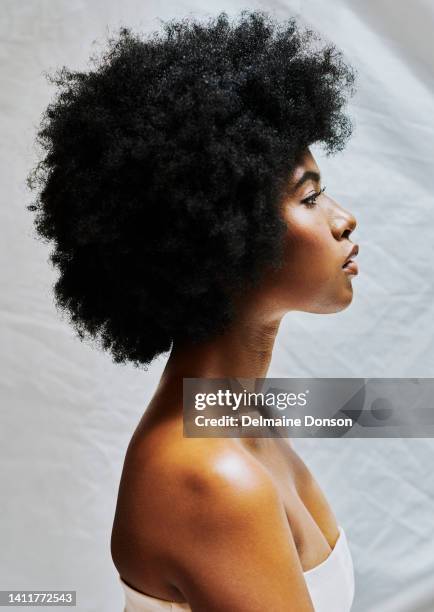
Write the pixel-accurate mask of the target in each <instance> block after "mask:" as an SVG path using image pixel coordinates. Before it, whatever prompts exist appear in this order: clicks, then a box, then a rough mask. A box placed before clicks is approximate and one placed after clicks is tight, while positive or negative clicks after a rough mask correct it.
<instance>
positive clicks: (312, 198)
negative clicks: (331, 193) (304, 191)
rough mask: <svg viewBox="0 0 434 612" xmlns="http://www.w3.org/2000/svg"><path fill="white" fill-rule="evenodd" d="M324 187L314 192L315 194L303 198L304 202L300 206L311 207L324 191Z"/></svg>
mask: <svg viewBox="0 0 434 612" xmlns="http://www.w3.org/2000/svg"><path fill="white" fill-rule="evenodd" d="M325 189H326V188H325V187H323V188H322V189H320V190H319V191H316V192H315V193H313V194H312V195H310V196H309V197H308V198H305V199H304V200H302V201H301V202H302V204H305V205H306V206H309V207H313V206H315V204H316V199H317V198H318V197H319V196H320V195H321V194H322V193H323V192H324V191H325Z"/></svg>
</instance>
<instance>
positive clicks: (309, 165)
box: [290, 149, 320, 185]
mask: <svg viewBox="0 0 434 612" xmlns="http://www.w3.org/2000/svg"><path fill="white" fill-rule="evenodd" d="M305 172H316V173H317V174H320V170H319V168H318V164H317V163H316V161H315V158H314V156H313V155H312V153H311V152H310V150H309V149H306V150H305V151H304V152H303V154H302V155H301V156H300V158H299V159H298V162H297V165H296V166H295V168H294V170H293V171H292V173H291V177H290V183H291V185H295V184H296V183H297V182H298V181H299V180H300V179H301V178H302V176H303V175H304V174H305Z"/></svg>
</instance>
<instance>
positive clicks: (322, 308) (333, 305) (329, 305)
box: [306, 289, 353, 314]
mask: <svg viewBox="0 0 434 612" xmlns="http://www.w3.org/2000/svg"><path fill="white" fill-rule="evenodd" d="M352 301H353V290H352V289H350V290H349V291H346V292H345V294H344V295H341V296H339V298H338V299H336V296H335V298H334V299H330V300H329V301H327V302H321V303H317V304H315V305H314V306H312V308H308V309H306V312H311V313H313V314H335V313H336V312H341V311H342V310H345V309H346V308H348V306H349V305H350V304H351V302H352Z"/></svg>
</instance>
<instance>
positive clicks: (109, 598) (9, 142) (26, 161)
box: [0, 0, 434, 612]
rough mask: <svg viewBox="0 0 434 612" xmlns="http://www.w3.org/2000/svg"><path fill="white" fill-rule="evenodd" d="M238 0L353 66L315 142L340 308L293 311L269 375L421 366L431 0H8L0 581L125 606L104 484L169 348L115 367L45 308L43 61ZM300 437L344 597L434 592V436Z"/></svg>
mask: <svg viewBox="0 0 434 612" xmlns="http://www.w3.org/2000/svg"><path fill="white" fill-rule="evenodd" d="M242 8H250V9H253V8H260V9H265V10H268V11H270V12H272V13H274V14H275V15H276V16H277V17H279V18H282V19H284V18H286V17H289V16H291V15H294V14H295V15H299V16H300V15H301V17H302V18H303V19H304V20H305V21H306V22H307V23H309V24H311V25H312V26H314V27H315V28H316V29H318V30H320V31H322V33H323V34H324V35H325V36H326V37H329V38H331V39H332V40H333V41H334V42H335V43H336V44H337V45H338V46H339V47H341V49H342V50H343V51H344V53H345V54H346V56H347V58H348V59H349V60H350V61H351V62H352V63H353V65H354V66H355V67H356V68H357V70H358V73H359V80H358V93H357V95H356V97H355V98H354V99H353V101H352V103H351V106H350V112H351V114H352V116H353V117H354V119H355V123H356V129H355V134H354V137H353V139H352V140H351V142H350V143H349V145H348V147H347V149H346V151H345V152H344V153H342V154H339V155H337V156H335V157H331V158H325V156H324V155H323V154H322V153H321V151H320V150H317V149H314V153H315V154H316V155H317V161H318V163H319V165H320V167H321V170H322V173H323V175H324V184H326V185H327V190H328V192H329V193H331V194H332V195H333V197H335V199H336V200H337V201H338V202H340V203H341V204H342V205H343V206H345V207H346V208H349V209H350V210H352V211H353V212H354V213H355V215H356V217H357V219H358V223H359V225H358V228H357V230H356V231H355V232H354V234H353V239H354V241H355V242H358V243H359V244H360V255H359V258H358V259H359V262H360V273H359V276H358V277H356V278H354V280H353V286H354V289H355V296H354V301H353V303H352V305H351V307H350V308H348V309H347V310H345V311H344V312H341V313H339V314H335V315H328V316H318V315H311V314H304V313H293V314H290V315H287V316H286V317H285V319H284V321H283V323H282V326H281V330H280V333H279V336H278V339H277V342H276V347H275V352H274V356H273V361H272V364H271V368H270V371H269V375H270V376H282V377H286V376H287V377H291V376H295V377H303V376H323V377H352V376H354V377H431V376H433V374H434V333H433V323H432V322H433V318H434V300H433V291H434V279H433V273H432V267H433V255H434V253H433V245H434V240H433V238H434V207H433V195H432V194H433V191H434V168H433V157H434V146H433V144H434V137H433V136H434V128H433V117H434V76H433V62H434V42H433V35H432V32H433V22H434V4H433V3H432V2H430V1H429V0H413V1H412V2H408V1H406V0H365V1H364V2H360V1H359V2H356V1H343V0H342V1H341V0H333V1H329V2H321V1H320V0H304V1H303V2H302V1H296V0H274V1H273V0H269V2H267V3H265V2H251V3H250V4H242V3H240V2H237V1H235V0H231V2H229V1H227V0H226V1H223V0H221V1H219V2H217V1H215V2H210V1H208V2H205V3H204V2H199V1H198V0H189V1H186V0H185V1H183V2H172V1H168V0H166V1H165V2H161V1H159V2H157V1H155V0H148V2H147V3H144V2H142V1H138V0H123V1H122V2H118V1H116V0H105V1H104V2H102V1H101V0H93V1H90V0H76V1H75V2H67V1H66V0H56V2H53V1H52V0H20V2H17V1H16V0H2V2H1V19H0V60H1V61H0V71H1V72H0V74H1V88H0V110H1V118H0V121H1V124H0V128H1V135H2V138H1V144H0V154H1V163H0V180H1V197H2V200H1V206H0V223H1V241H0V251H1V266H0V278H1V292H0V305H1V357H0V358H1V363H0V385H1V388H0V401H1V431H0V443H1V447H0V448H1V476H0V478H1V482H0V486H1V514H0V516H1V519H0V542H1V545H0V589H75V590H77V609H78V610H80V611H86V612H91V611H92V612H93V611H95V612H101V611H102V610H104V612H119V611H120V610H121V609H122V606H123V594H122V592H121V589H120V587H119V585H118V583H117V575H116V571H115V568H114V566H113V565H112V562H111V557H110V550H109V541H110V531H111V524H112V519H113V513H114V508H115V502H116V493H117V486H118V482H119V477H120V472H121V467H122V461H123V456H124V452H125V450H126V446H127V444H128V441H129V438H130V435H131V433H132V431H133V429H134V427H135V426H136V423H137V421H138V419H139V418H140V416H141V414H142V411H143V409H144V407H145V406H146V403H147V402H148V400H149V399H150V396H151V393H152V392H153V389H154V388H155V386H156V383H157V380H158V377H159V374H160V373H161V371H162V368H163V366H164V363H165V358H164V357H163V356H162V357H160V359H158V360H157V361H156V362H155V363H154V364H153V365H152V367H150V368H149V370H148V371H147V372H145V371H141V370H137V369H134V368H133V367H132V366H118V365H115V364H113V363H112V362H111V360H110V357H109V356H108V355H104V354H102V353H101V352H98V351H96V350H95V349H93V348H92V347H91V346H90V345H86V344H82V343H81V342H80V341H79V340H78V339H77V338H76V337H75V335H74V332H73V330H72V329H71V328H70V327H69V326H68V324H67V322H66V320H65V319H63V320H62V318H61V317H60V315H59V314H58V313H57V312H56V311H55V308H54V305H53V299H52V294H51V287H52V284H53V283H54V281H55V278H56V273H55V272H54V271H53V270H52V269H51V268H50V266H49V265H48V264H47V259H48V254H49V247H48V246H47V245H45V244H43V243H42V242H38V241H36V240H35V239H34V235H33V229H32V215H31V213H29V212H28V211H27V210H26V209H25V206H26V204H29V203H30V201H31V199H32V196H31V194H29V192H28V191H27V189H26V187H25V182H24V180H25V176H26V174H27V171H28V169H29V168H30V167H31V166H32V165H33V163H34V160H35V158H36V154H37V152H36V149H35V147H34V145H33V138H34V133H35V129H36V126H37V123H38V122H39V118H40V115H41V112H42V111H43V109H44V108H45V106H46V104H47V103H48V102H49V100H50V99H51V97H52V94H53V90H52V88H51V86H50V85H49V84H48V83H47V81H46V80H45V79H44V77H43V75H42V72H43V71H44V70H47V71H52V70H54V69H55V68H57V67H60V66H62V65H67V66H68V67H70V68H75V69H77V68H81V69H83V68H85V67H86V65H87V59H88V57H89V55H90V54H91V53H92V52H93V51H98V50H100V49H101V47H103V46H104V39H105V37H106V34H107V33H109V31H114V30H116V29H117V28H118V27H119V26H121V25H129V26H131V27H132V28H133V29H135V30H141V31H149V30H157V29H159V28H160V22H159V18H160V19H168V18H170V17H181V16H185V15H187V14H189V13H192V14H194V15H199V16H200V15H204V16H207V15H211V14H215V13H217V12H219V11H221V10H226V11H227V12H228V13H229V14H230V15H233V14H235V13H237V12H238V10H240V9H242ZM95 41H96V42H95ZM295 446H296V448H297V449H298V451H299V452H300V454H301V456H302V457H303V459H304V461H305V462H306V463H307V464H308V466H309V467H310V468H311V470H312V471H313V473H314V475H315V476H316V478H317V480H318V481H319V483H320V485H321V486H322V488H323V489H324V490H325V492H326V494H327V497H328V499H329V501H330V503H331V505H332V507H333V509H334V510H335V513H336V515H337V517H338V519H339V521H340V523H341V524H342V525H343V526H344V527H345V529H346V531H347V535H348V538H349V542H350V547H351V550H352V553H353V558H354V564H355V570H356V596H355V603H354V607H353V610H354V612H429V611H432V610H434V579H433V576H434V477H433V472H432V465H433V458H434V442H433V440H429V439H426V440H425V439H417V440H399V439H397V440H381V439H376V440H369V439H363V440H321V441H318V440H317V441H312V440H298V441H296V443H295ZM50 609H51V608H50ZM331 612H332V611H331Z"/></svg>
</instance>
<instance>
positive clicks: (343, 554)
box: [119, 526, 354, 612]
mask: <svg viewBox="0 0 434 612" xmlns="http://www.w3.org/2000/svg"><path fill="white" fill-rule="evenodd" d="M303 575H304V578H305V580H306V584H307V588H308V590H309V594H310V597H311V599H312V602H313V605H314V608H315V612H349V611H350V610H351V604H352V602H353V598H354V568H353V560H352V557H351V552H350V549H349V546H348V541H347V538H346V535H345V531H344V529H343V528H342V527H341V526H339V537H338V539H337V541H336V544H335V546H334V548H333V550H332V552H331V553H330V555H329V556H328V557H327V559H325V560H324V561H323V562H322V563H320V564H319V565H317V566H316V567H314V568H312V569H311V570H308V571H307V572H304V573H303ZM119 580H120V583H121V585H122V587H123V589H124V591H125V608H124V612H163V611H164V610H166V611H167V610H171V611H173V612H175V611H177V610H179V611H180V610H184V611H186V610H187V612H188V611H189V610H191V608H190V606H189V604H188V603H177V602H172V601H167V600H165V599H158V598H157V597H151V596H150V595H145V594H144V593H140V592H139V591H136V590H135V589H133V588H131V587H130V586H129V585H127V584H126V583H125V582H124V581H123V580H122V578H121V577H119Z"/></svg>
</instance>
